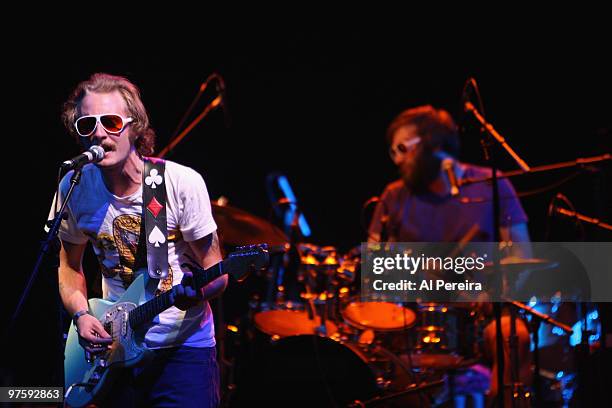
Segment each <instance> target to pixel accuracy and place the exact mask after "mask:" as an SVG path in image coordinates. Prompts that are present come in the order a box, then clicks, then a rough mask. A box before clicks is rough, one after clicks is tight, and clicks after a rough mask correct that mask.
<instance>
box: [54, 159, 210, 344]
mask: <svg viewBox="0 0 612 408" xmlns="http://www.w3.org/2000/svg"><path fill="white" fill-rule="evenodd" d="M71 176H72V172H70V173H68V174H67V175H66V177H64V178H63V180H62V182H61V185H60V186H61V187H60V191H61V197H64V196H65V194H66V193H67V192H68V188H69V187H70V177H71ZM164 184H165V186H166V192H167V202H166V205H167V207H166V216H167V225H168V264H169V265H168V266H169V271H168V272H169V273H168V277H167V278H166V279H164V280H162V281H160V283H159V286H158V290H161V291H166V290H168V289H169V288H171V287H172V286H174V285H177V284H179V283H180V282H181V279H182V278H183V271H182V270H181V266H180V265H181V264H182V263H184V262H189V259H188V258H187V257H186V256H185V254H188V255H189V256H191V257H194V258H195V255H194V253H193V251H192V250H191V248H190V246H189V244H188V242H191V241H195V240H197V239H200V238H203V237H205V236H207V235H209V234H211V233H212V232H214V231H215V230H216V229H217V225H216V224H215V221H214V219H213V216H212V211H211V206H210V199H209V197H208V191H207V189H206V184H205V183H204V179H203V178H202V176H200V174H198V173H197V172H196V171H195V170H193V169H191V168H189V167H185V166H182V165H180V164H177V163H174V162H171V161H166V173H165V183H164ZM60 204H61V201H60ZM54 208H55V207H54V206H52V207H51V214H50V218H52V217H53V211H54ZM67 212H68V219H67V220H64V221H62V224H61V227H60V231H59V237H60V239H61V240H62V241H66V242H70V243H73V244H84V243H86V242H87V241H90V242H91V243H92V245H93V249H94V252H95V254H96V256H97V257H98V261H99V263H100V269H101V272H102V276H103V279H102V294H103V297H104V299H107V300H111V301H116V300H117V299H118V298H119V297H120V296H121V295H122V294H123V292H124V291H125V290H126V288H127V287H128V286H129V285H130V284H131V282H132V281H133V280H134V278H135V276H134V274H135V272H136V271H134V269H133V267H134V263H135V255H136V249H137V247H138V240H139V233H140V224H141V217H142V186H141V187H140V188H139V189H138V191H136V192H135V193H133V194H131V195H129V196H126V197H118V196H116V195H114V194H112V193H111V192H110V191H108V189H107V188H106V185H105V184H104V181H103V179H102V173H101V171H100V169H99V168H98V167H97V166H95V165H93V164H88V165H86V166H85V167H84V168H83V175H82V178H81V182H80V183H79V185H77V187H76V188H75V190H74V192H73V195H72V197H71V198H70V202H69V203H68V206H67ZM145 273H146V271H145ZM145 340H146V343H147V346H148V347H149V348H164V347H173V346H178V345H185V346H191V347H212V346H214V345H215V329H214V324H213V316H212V312H211V309H210V306H209V304H208V302H203V303H200V304H199V305H198V306H194V307H191V308H189V309H188V310H187V311H182V310H180V309H178V308H176V307H174V306H173V307H171V308H169V309H167V310H165V311H164V312H162V313H161V314H160V315H159V316H158V317H157V318H156V319H155V320H154V325H153V326H152V327H151V328H150V329H149V330H148V331H147V333H146V336H145Z"/></svg>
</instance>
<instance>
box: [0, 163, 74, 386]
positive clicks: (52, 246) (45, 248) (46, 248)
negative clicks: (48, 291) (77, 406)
mask: <svg viewBox="0 0 612 408" xmlns="http://www.w3.org/2000/svg"><path fill="white" fill-rule="evenodd" d="M81 174H82V165H81V166H78V167H76V168H75V169H74V173H73V175H72V177H71V179H70V189H69V190H68V193H67V194H66V197H65V198H64V200H63V202H62V206H61V207H60V209H59V211H58V212H57V213H56V214H55V218H53V220H51V221H48V222H47V226H49V231H48V233H47V237H46V238H45V239H44V240H43V241H42V242H41V245H40V250H39V252H38V257H37V259H36V263H35V264H34V268H33V269H32V272H31V273H30V277H29V279H28V283H27V285H26V287H25V289H24V290H23V293H22V294H21V296H20V298H19V303H18V304H17V308H16V309H15V312H14V313H13V316H12V317H11V320H10V322H9V324H8V329H7V331H6V336H5V337H6V338H7V339H8V337H9V336H10V333H12V332H13V329H14V327H15V325H16V324H17V320H18V318H19V316H20V315H21V312H22V309H23V306H24V304H25V302H26V300H27V299H28V296H29V293H30V290H31V289H32V285H33V284H34V282H35V281H36V278H37V276H38V272H39V271H40V267H41V266H42V264H43V261H44V259H45V257H46V256H47V254H51V255H52V256H53V258H51V259H53V264H52V265H51V266H53V267H55V268H57V267H58V266H59V255H58V254H59V250H60V248H61V243H60V242H59V238H58V237H57V234H58V232H59V227H60V224H61V222H62V220H64V219H66V218H67V215H68V214H67V213H65V210H66V206H67V205H68V202H69V200H70V196H71V195H72V193H73V191H74V188H75V187H76V186H77V185H78V184H79V182H80V181H81ZM58 196H59V189H58V192H57V195H56V198H55V199H56V200H57V199H59V197H58ZM56 272H57V271H56ZM53 282H54V283H59V282H58V280H57V273H56V274H55V278H54V279H53ZM52 289H53V290H54V291H55V300H56V302H57V310H58V326H57V333H58V336H59V337H60V338H61V340H60V342H59V345H60V348H61V350H60V351H58V353H56V354H57V361H56V364H57V367H56V373H57V375H58V377H59V379H58V381H61V384H62V385H63V383H64V351H63V347H62V343H63V308H62V302H61V297H60V293H59V287H58V286H56V285H53V288H52Z"/></svg>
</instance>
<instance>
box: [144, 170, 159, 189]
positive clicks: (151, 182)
mask: <svg viewBox="0 0 612 408" xmlns="http://www.w3.org/2000/svg"><path fill="white" fill-rule="evenodd" d="M162 181H163V180H162V176H160V175H159V173H158V172H157V169H151V172H150V173H149V175H148V176H147V177H145V183H146V184H147V186H151V188H157V186H158V185H160V184H161V183H162Z"/></svg>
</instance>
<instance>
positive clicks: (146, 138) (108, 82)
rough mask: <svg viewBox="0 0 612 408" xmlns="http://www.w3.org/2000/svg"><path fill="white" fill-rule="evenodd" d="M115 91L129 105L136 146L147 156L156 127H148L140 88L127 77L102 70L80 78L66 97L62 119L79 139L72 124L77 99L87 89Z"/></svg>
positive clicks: (98, 91) (78, 100) (152, 143)
mask: <svg viewBox="0 0 612 408" xmlns="http://www.w3.org/2000/svg"><path fill="white" fill-rule="evenodd" d="M113 91H118V92H119V93H120V94H121V96H122V97H123V99H124V100H125V103H126V105H127V108H128V112H129V114H130V116H131V117H132V118H133V119H134V120H133V122H132V123H131V124H130V126H131V127H132V130H133V133H134V134H135V135H136V140H135V146H136V150H137V151H138V153H140V154H141V155H142V156H150V155H152V154H153V149H154V148H155V131H154V130H153V129H152V128H151V125H150V122H149V115H148V114H147V110H146V109H145V107H144V104H143V103H142V100H141V98H140V90H139V89H138V87H137V86H136V85H134V84H133V83H132V82H130V81H129V80H128V79H127V78H124V77H121V76H116V75H110V74H105V73H95V74H93V75H92V76H91V77H89V79H87V80H86V81H83V82H81V83H80V84H78V85H77V87H76V88H75V89H74V91H72V93H71V94H70V97H69V98H68V101H66V103H64V109H63V112H62V121H63V122H64V126H66V128H67V129H68V131H69V132H70V133H71V134H72V135H73V136H74V137H75V138H76V140H77V142H79V141H80V138H81V136H79V135H78V133H77V132H76V129H75V128H74V122H75V121H76V119H77V118H78V115H80V103H81V101H82V100H83V98H84V97H85V95H86V94H87V92H96V93H109V92H113Z"/></svg>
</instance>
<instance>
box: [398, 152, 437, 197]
mask: <svg viewBox="0 0 612 408" xmlns="http://www.w3.org/2000/svg"><path fill="white" fill-rule="evenodd" d="M441 162H442V161H441V159H440V158H438V157H436V156H435V155H434V154H433V152H431V151H426V150H421V151H420V152H419V154H417V156H416V157H415V159H414V160H413V161H411V162H405V163H402V164H400V166H399V169H398V170H399V173H400V177H401V178H402V180H403V181H404V184H405V185H406V187H408V188H409V189H410V190H412V191H413V192H415V193H425V192H427V191H429V185H430V184H431V183H432V182H433V181H434V180H435V179H436V178H437V177H438V175H439V174H440V165H441Z"/></svg>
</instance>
